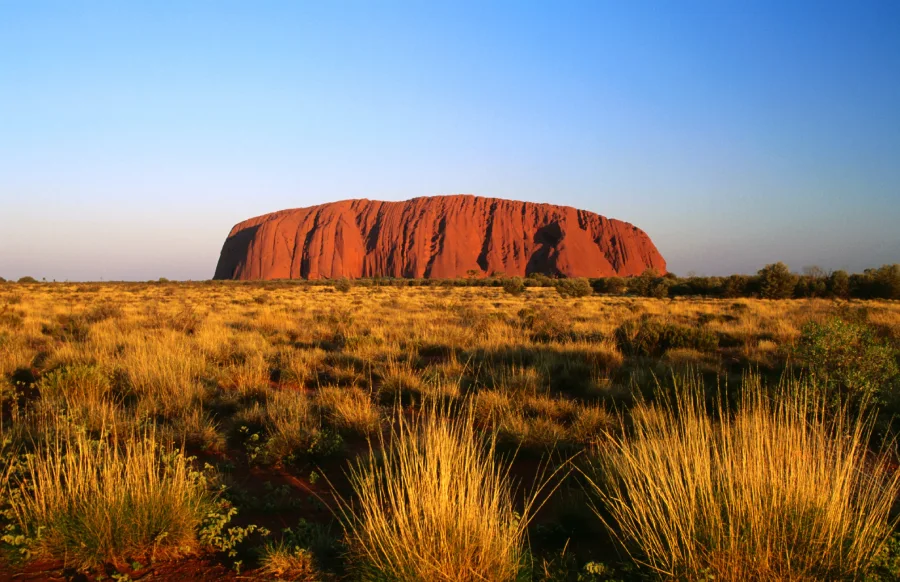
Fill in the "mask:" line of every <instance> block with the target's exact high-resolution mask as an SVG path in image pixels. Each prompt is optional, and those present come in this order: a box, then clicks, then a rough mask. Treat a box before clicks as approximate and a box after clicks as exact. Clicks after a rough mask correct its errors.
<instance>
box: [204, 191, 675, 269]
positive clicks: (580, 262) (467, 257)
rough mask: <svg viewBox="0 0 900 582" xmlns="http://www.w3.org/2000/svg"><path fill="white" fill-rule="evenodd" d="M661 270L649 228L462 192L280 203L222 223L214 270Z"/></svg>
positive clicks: (582, 212)
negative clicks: (283, 206)
mask: <svg viewBox="0 0 900 582" xmlns="http://www.w3.org/2000/svg"><path fill="white" fill-rule="evenodd" d="M649 267H653V268H655V269H657V270H658V271H659V272H660V273H665V272H666V262H665V260H664V259H663V258H662V255H660V254H659V251H657V250H656V246H654V244H653V242H652V241H651V240H650V237H649V236H647V234H646V233H645V232H644V231H642V230H641V229H639V228H637V227H636V226H632V225H631V224H629V223H627V222H622V221H619V220H612V219H608V218H605V217H603V216H600V215H598V214H595V213H593V212H588V211H586V210H578V209H575V208H571V207H568V206H556V205H553V204H535V203H531V202H516V201H513V200H500V199H497V198H483V197H480V196H470V195H453V196H430V197H422V198H413V199H411V200H407V201H405V202H380V201H377V200H365V199H361V200H344V201H341V202H332V203H329V204H321V205H319V206H310V207H309V208H298V209H294V210H282V211H280V212H273V213H271V214H266V215H263V216H258V217H256V218H251V219H249V220H245V221H244V222H241V223H239V224H237V225H235V227H234V228H232V229H231V233H230V234H229V235H228V239H227V240H226V241H225V245H224V246H223V247H222V254H221V256H220V257H219V264H218V266H217V267H216V274H215V278H216V279H242V280H254V279H297V278H306V279H320V278H329V279H331V278H340V277H349V278H358V277H435V278H449V277H460V276H466V275H467V274H469V272H470V271H472V270H474V271H477V272H479V273H482V274H486V275H490V274H494V273H503V274H505V275H509V276H512V275H520V276H523V275H528V274H530V273H543V274H545V275H550V276H556V275H561V276H566V277H608V276H613V275H620V276H626V275H639V274H641V273H642V272H644V270H646V269H647V268H649Z"/></svg>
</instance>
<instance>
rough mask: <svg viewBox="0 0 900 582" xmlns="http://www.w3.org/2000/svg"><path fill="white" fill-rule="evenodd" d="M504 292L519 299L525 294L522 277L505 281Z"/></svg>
mask: <svg viewBox="0 0 900 582" xmlns="http://www.w3.org/2000/svg"><path fill="white" fill-rule="evenodd" d="M503 290H504V291H505V292H507V293H509V294H510V295H513V296H516V297H518V296H519V295H521V294H522V293H524V292H525V281H523V280H522V277H510V278H508V279H503Z"/></svg>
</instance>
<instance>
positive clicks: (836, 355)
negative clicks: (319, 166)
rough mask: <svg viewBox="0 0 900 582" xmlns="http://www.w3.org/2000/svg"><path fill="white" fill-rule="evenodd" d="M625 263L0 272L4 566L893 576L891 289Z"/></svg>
mask: <svg viewBox="0 0 900 582" xmlns="http://www.w3.org/2000/svg"><path fill="white" fill-rule="evenodd" d="M896 270H897V268H896V267H884V268H882V269H880V270H877V271H873V272H871V273H866V274H861V275H858V276H857V275H854V276H851V277H849V278H848V285H849V287H848V289H849V290H850V291H849V292H848V294H850V295H852V294H854V293H856V294H860V293H864V292H863V291H860V290H862V289H869V290H870V291H866V292H865V293H874V291H871V290H872V289H877V290H879V291H878V293H881V294H885V293H887V292H884V289H887V290H888V291H889V292H892V291H890V289H892V288H893V287H891V285H892V284H893V283H892V281H893V279H892V277H893V276H894V275H896V274H897V273H895V271H896ZM834 275H835V274H832V275H831V276H830V277H826V278H825V280H826V283H825V289H826V290H827V289H828V288H829V287H828V285H829V283H827V281H828V280H830V279H832V278H834ZM854 277H856V279H854ZM820 278H821V277H818V274H816V273H813V274H810V275H808V276H804V277H799V276H796V275H793V274H791V273H790V272H789V271H788V270H787V268H782V267H779V266H777V265H775V266H770V267H767V268H766V269H764V270H763V271H761V272H760V274H759V275H757V276H756V277H755V278H754V280H753V281H752V282H751V283H747V286H745V287H744V288H743V289H744V290H745V291H744V292H750V291H747V289H750V288H751V286H752V288H753V289H754V291H752V292H753V293H755V294H757V295H759V296H766V297H787V296H788V295H791V296H793V295H796V294H797V289H798V288H800V287H803V286H805V285H807V283H808V282H809V281H811V280H812V279H816V280H818V279H820ZM838 279H840V277H838ZM704 280H705V281H706V282H707V283H709V282H710V281H711V279H704ZM623 281H624V286H623V287H621V288H620V287H616V283H615V281H613V280H609V279H607V280H595V281H587V280H577V279H570V280H553V279H548V278H541V277H530V278H526V279H517V278H499V277H498V278H489V279H477V278H475V277H473V278H472V279H470V280H460V281H444V282H428V285H424V286H421V285H420V283H421V282H418V281H386V280H358V281H349V280H341V281H330V282H308V283H306V282H268V283H258V284H251V283H233V282H203V283H168V282H156V283H117V284H56V283H37V282H35V281H31V282H27V283H26V282H23V283H21V284H15V283H3V284H0V404H2V416H0V476H2V477H0V479H2V482H0V485H2V487H0V512H2V513H0V526H2V527H3V533H2V552H3V554H2V557H0V559H2V560H3V562H2V563H0V571H3V570H4V569H5V570H6V571H21V572H25V573H28V572H32V573H34V572H46V573H50V572H53V573H58V571H59V570H61V569H64V568H72V569H73V570H74V571H81V572H84V573H86V574H87V575H88V576H89V577H90V578H100V577H102V576H108V575H110V573H112V572H120V573H122V574H123V575H124V574H127V575H129V576H133V577H140V576H143V575H145V574H146V573H147V572H151V571H152V573H153V575H154V576H156V577H158V578H163V579H165V577H166V576H167V575H168V574H169V573H171V572H173V571H174V570H173V569H174V568H177V567H178V566H177V565H178V564H193V565H194V566H193V568H194V569H193V570H192V574H191V576H192V577H195V578H197V579H218V578H221V577H226V578H227V577H229V576H230V577H234V576H236V575H237V572H238V571H240V573H241V575H242V576H244V575H246V576H250V577H251V578H256V579H297V580H321V579H340V580H410V581H413V580H458V581H463V580H535V581H550V580H553V581H556V580H559V581H562V580H578V581H603V580H647V579H660V578H662V579H684V580H695V579H699V578H714V579H718V580H744V579H797V580H816V579H864V578H865V579H870V580H891V579H895V578H896V576H898V575H900V537H895V536H894V534H893V528H894V524H895V519H896V515H897V514H896V511H895V509H894V507H895V505H896V502H897V496H898V492H900V482H898V478H900V473H898V472H897V471H896V468H897V465H898V463H897V459H898V456H897V450H896V446H895V444H894V441H893V435H894V434H895V432H896V428H895V426H894V425H895V420H894V417H895V416H896V414H897V413H898V412H900V371H898V357H900V303H897V302H893V301H881V300H866V301H861V300H857V299H851V300H844V299H840V298H838V299H824V298H812V299H788V300H779V301H774V300H770V299H763V298H753V299H748V298H730V297H729V298H720V297H693V298H686V297H681V295H682V293H681V291H679V289H681V287H679V286H685V285H700V283H699V282H698V281H701V279H699V278H691V279H679V278H675V277H658V276H656V275H655V274H654V273H647V274H645V275H644V276H642V277H638V278H632V279H628V280H623ZM723 281H724V280H720V281H719V282H718V283H716V285H719V286H721V285H724V282H723ZM660 286H665V293H664V294H662V295H663V296H665V297H667V298H663V299H658V298H653V297H649V298H645V297H640V296H638V295H651V296H653V295H659V294H660V292H659V291H658V288H659V287H660ZM713 287H715V285H714V286H713ZM710 288H712V287H710ZM804 288H806V287H804ZM598 291H602V292H603V294H600V293H598ZM625 293H630V294H631V296H629V295H624V294H625ZM692 294H694V295H702V294H703V293H692ZM709 294H710V295H721V293H719V292H715V293H709ZM887 294H889V293H887ZM799 459H802V461H798V460H799ZM736 540H738V541H739V543H737V542H736ZM117 575H118V574H117ZM204 576H208V578H204Z"/></svg>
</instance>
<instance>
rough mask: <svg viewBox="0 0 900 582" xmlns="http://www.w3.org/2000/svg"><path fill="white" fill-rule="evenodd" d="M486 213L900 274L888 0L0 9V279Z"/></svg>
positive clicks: (720, 253) (687, 246)
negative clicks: (315, 227)
mask: <svg viewBox="0 0 900 582" xmlns="http://www.w3.org/2000/svg"><path fill="white" fill-rule="evenodd" d="M448 193H474V194H479V195H483V196H496V197H502V198H512V199H519V200H530V201H536V202H552V203H559V204H567V205H571V206H576V207H580V208H585V209H588V210H591V211H594V212H598V213H600V214H603V215H605V216H608V217H611V218H618V219H622V220H626V221H628V222H632V223H634V224H636V225H637V226H639V227H641V228H643V229H644V230H646V231H647V232H648V233H649V234H650V236H651V237H652V238H653V240H654V242H655V243H656V244H657V246H658V247H659V249H660V251H661V252H662V253H663V255H664V256H665V257H666V259H667V260H668V262H669V266H670V269H671V270H673V271H674V272H676V273H679V274H685V273H687V272H689V271H694V272H696V273H699V274H727V273H733V272H754V271H756V270H757V269H758V268H760V267H761V266H763V265H764V264H766V263H771V262H774V261H778V260H783V261H785V262H787V263H788V264H789V265H790V266H791V267H793V268H794V269H796V270H800V269H801V268H802V267H803V266H806V265H813V264H818V265H821V266H823V267H825V268H826V269H837V268H845V269H849V270H854V271H857V270H862V269H864V268H866V267H870V266H878V265H881V264H883V263H888V262H891V263H893V262H898V261H900V228H898V227H897V225H898V224H900V3H897V2H895V1H885V2H849V1H847V2H840V3H831V2H819V1H817V2H790V1H788V2H771V3H767V2H752V1H751V2H729V1H726V0H720V1H705V2H662V1H660V2H639V1H624V0H623V1H617V2H611V1H601V0H597V1H592V2H567V1H561V2H549V1H548V2H541V3H527V2H446V3H444V2H408V3H406V2H371V1H366V2H341V1H339V2H301V1H292V2H266V1H260V2H249V1H247V2H221V1H217V2H213V1H209V2H162V1H160V2H144V3H140V2H102V1H99V0H97V1H90V2H76V1H66V2H42V1H40V0H23V1H18V0H16V1H11V0H0V276H3V277H6V278H17V277H20V276H23V275H33V276H35V277H46V278H47V279H48V280H49V279H58V280H65V279H69V280H96V279H100V278H103V279H107V280H109V279H151V278H158V277H163V276H164V277H168V278H173V279H205V278H209V277H211V276H212V273H213V271H214V269H215V264H216V261H217V259H218V254H219V251H220V249H221V245H222V242H223V241H224V239H225V236H226V235H227V233H228V231H229V229H230V228H231V226H232V225H233V224H234V223H236V222H238V221H240V220H243V219H245V218H249V217H251V216H256V215H259V214H263V213H266V212H270V211H274V210H280V209H283V208H293V207H301V206H309V205H313V204H318V203H322V202H327V201H333V200H339V199H346V198H360V197H364V198H373V199H387V200H402V199H406V198H410V197H413V196H422V195H430V194H448Z"/></svg>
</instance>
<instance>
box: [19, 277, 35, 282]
mask: <svg viewBox="0 0 900 582" xmlns="http://www.w3.org/2000/svg"><path fill="white" fill-rule="evenodd" d="M18 282H19V283H37V282H38V280H37V279H35V278H34V277H21V278H19V281H18Z"/></svg>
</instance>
